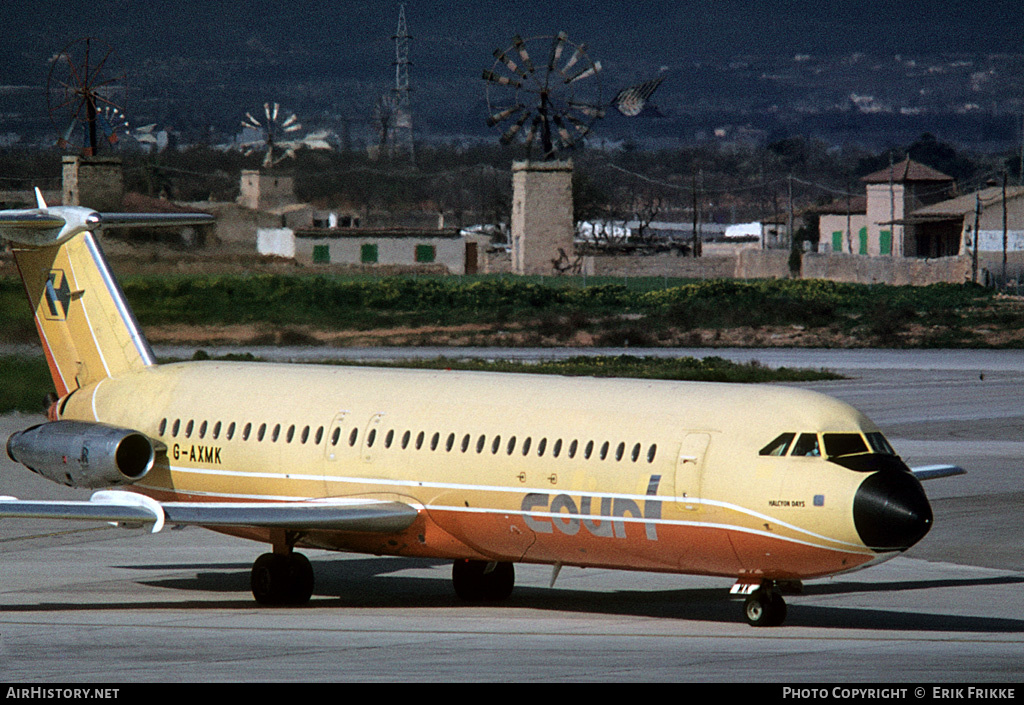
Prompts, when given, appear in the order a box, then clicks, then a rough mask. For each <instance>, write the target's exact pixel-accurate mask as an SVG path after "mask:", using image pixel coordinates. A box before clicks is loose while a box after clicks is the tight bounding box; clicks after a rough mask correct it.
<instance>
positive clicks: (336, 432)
mask: <svg viewBox="0 0 1024 705" xmlns="http://www.w3.org/2000/svg"><path fill="white" fill-rule="evenodd" d="M340 439H341V428H340V427H339V428H336V429H334V432H333V433H331V445H332V446H336V445H338V441H339V440H340Z"/></svg>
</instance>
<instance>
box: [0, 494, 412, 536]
mask: <svg viewBox="0 0 1024 705" xmlns="http://www.w3.org/2000/svg"><path fill="white" fill-rule="evenodd" d="M417 515H418V512H417V511H416V509H415V508H413V507H410V506H409V505H407V504H402V503H401V502H385V501H381V500H371V499H351V500H333V501H310V502H157V501H156V500H153V499H150V498H149V497H146V496H144V495H140V494H138V493H135V492H123V491H120V490H104V491H101V492H96V493H94V494H93V495H92V498H91V499H90V500H89V501H38V502H32V501H21V500H18V499H15V498H13V497H0V517H8V518H22V519H68V520H82V521H105V522H110V523H117V524H139V523H143V524H148V523H152V524H153V527H152V531H153V533H156V532H157V531H159V530H160V529H161V528H162V527H163V526H164V524H165V523H166V524H173V525H181V526H206V527H229V526H235V527H258V528H274V529H291V530H295V531H311V530H321V531H353V532H374V533H391V532H395V531H402V530H403V529H406V528H408V527H409V526H410V525H411V524H412V523H413V521H415V520H416V517H417Z"/></svg>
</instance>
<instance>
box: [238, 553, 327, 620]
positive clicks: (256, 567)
mask: <svg viewBox="0 0 1024 705" xmlns="http://www.w3.org/2000/svg"><path fill="white" fill-rule="evenodd" d="M249 582H250V584H251V586H252V596H253V597H255V598H256V602H258V603H260V604H261V605H267V606H272V607H281V606H293V607H294V606H298V605H304V604H306V603H307V602H309V598H310V597H311V596H312V595H313V566H311V565H310V564H309V559H308V558H306V557H305V556H304V555H302V554H301V553H295V552H293V551H289V552H288V553H264V554H263V555H262V556H260V557H259V558H257V559H256V562H255V563H253V565H252V573H251V575H250V580H249Z"/></svg>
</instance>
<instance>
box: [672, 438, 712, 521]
mask: <svg viewBox="0 0 1024 705" xmlns="http://www.w3.org/2000/svg"><path fill="white" fill-rule="evenodd" d="M710 443H711V434H710V433H687V434H686V436H685V437H684V438H683V442H682V444H681V445H680V446H679V457H678V460H677V462H676V484H675V494H676V501H677V502H678V503H679V506H680V507H682V508H683V509H686V510H689V511H696V510H697V509H699V508H700V504H699V502H697V501H688V500H699V499H700V496H701V476H702V474H703V471H704V457H705V455H707V450H708V445H710Z"/></svg>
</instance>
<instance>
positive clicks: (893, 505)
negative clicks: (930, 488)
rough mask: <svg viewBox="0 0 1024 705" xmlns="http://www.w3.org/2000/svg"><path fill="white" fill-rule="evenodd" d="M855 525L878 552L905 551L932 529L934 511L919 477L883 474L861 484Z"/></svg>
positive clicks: (888, 472) (875, 475)
mask: <svg viewBox="0 0 1024 705" xmlns="http://www.w3.org/2000/svg"><path fill="white" fill-rule="evenodd" d="M853 523H854V526H856V528H857V533H858V535H860V539H861V541H863V542H864V545H865V546H868V547H869V548H871V549H872V550H874V551H879V552H881V551H905V550H906V549H908V548H910V547H911V546H913V545H914V544H915V543H917V542H918V541H920V540H921V539H922V538H924V535H925V534H927V533H928V530H929V529H930V528H931V527H932V508H931V505H930V504H928V498H927V497H926V496H925V493H924V489H923V488H922V487H921V483H920V482H919V481H918V479H917V478H916V477H914V476H913V475H911V474H910V473H907V472H900V471H880V472H876V473H873V474H872V475H870V476H869V477H867V478H866V479H865V480H864V482H862V483H861V485H860V488H858V490H857V494H856V496H854V499H853Z"/></svg>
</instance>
